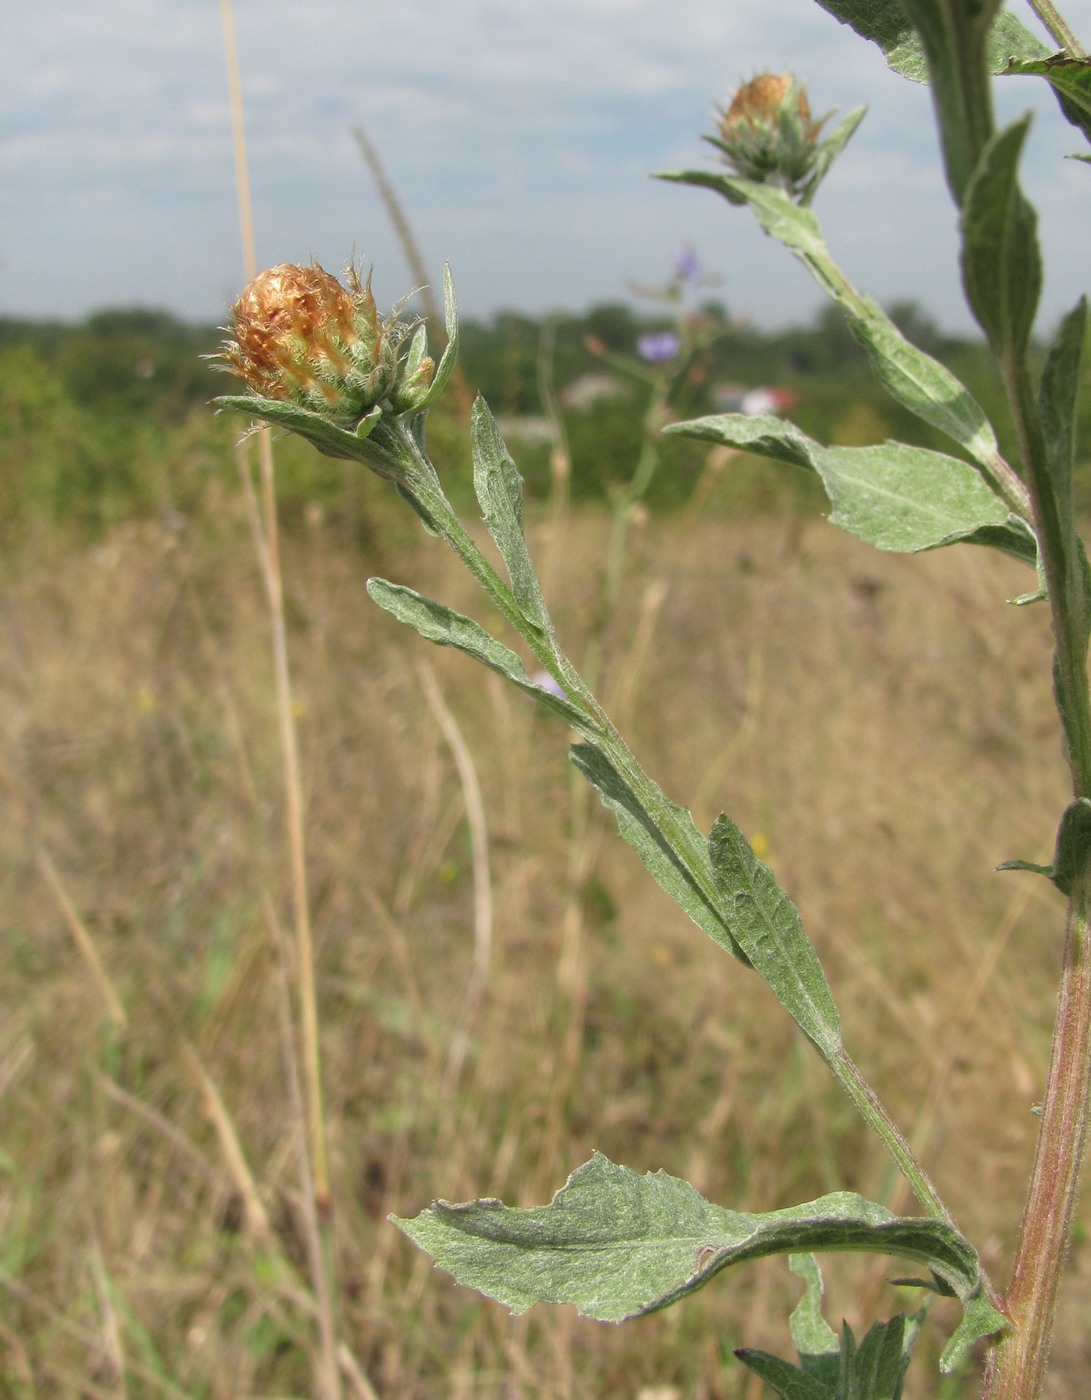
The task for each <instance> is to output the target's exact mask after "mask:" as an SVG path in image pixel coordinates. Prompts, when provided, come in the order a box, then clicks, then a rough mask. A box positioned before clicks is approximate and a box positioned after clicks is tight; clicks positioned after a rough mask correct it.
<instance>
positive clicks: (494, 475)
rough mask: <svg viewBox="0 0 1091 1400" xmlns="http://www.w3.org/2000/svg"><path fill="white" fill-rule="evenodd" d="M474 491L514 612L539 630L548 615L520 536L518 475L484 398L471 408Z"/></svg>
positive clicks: (545, 627)
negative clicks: (502, 568)
mask: <svg viewBox="0 0 1091 1400" xmlns="http://www.w3.org/2000/svg"><path fill="white" fill-rule="evenodd" d="M472 432H473V460H474V490H475V491H476V493H477V500H478V504H479V505H480V506H481V513H482V515H483V516H484V517H485V524H486V526H487V527H488V531H489V534H490V535H491V536H492V538H493V541H494V542H495V544H496V547H497V549H498V550H499V551H500V555H501V558H502V559H503V560H504V564H505V567H506V568H507V571H508V578H509V579H510V580H511V591H512V594H513V596H514V598H515V601H516V603H517V604H518V606H519V611H520V612H521V613H522V614H523V616H524V617H525V618H526V620H527V621H528V622H529V623H531V624H532V625H533V626H535V627H537V628H539V629H540V630H541V631H543V632H545V631H547V630H548V628H549V615H548V613H547V612H546V606H545V602H544V600H543V598H542V590H541V586H540V585H539V583H538V575H537V574H536V573H535V572H534V565H533V563H532V562H531V558H530V553H529V551H528V550H527V545H526V540H525V538H524V536H523V479H522V477H521V476H520V475H519V472H518V470H517V469H516V466H515V463H514V462H513V461H512V459H511V456H510V454H509V453H508V449H507V448H506V447H505V445H504V440H503V438H502V437H501V436H500V430H499V429H498V428H497V426H496V420H495V419H494V418H493V416H492V414H491V412H490V411H489V406H488V404H487V403H486V402H485V400H484V399H482V398H480V397H479V398H478V399H477V401H476V403H475V404H474V407H473V424H472Z"/></svg>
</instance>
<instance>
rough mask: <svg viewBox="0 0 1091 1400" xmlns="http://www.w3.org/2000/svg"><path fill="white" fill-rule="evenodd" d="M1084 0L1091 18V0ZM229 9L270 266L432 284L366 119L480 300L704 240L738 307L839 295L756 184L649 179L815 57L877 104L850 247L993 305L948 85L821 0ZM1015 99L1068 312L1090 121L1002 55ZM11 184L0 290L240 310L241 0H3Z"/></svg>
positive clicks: (4, 300) (845, 101)
mask: <svg viewBox="0 0 1091 1400" xmlns="http://www.w3.org/2000/svg"><path fill="white" fill-rule="evenodd" d="M1064 8H1065V13H1066V15H1067V16H1068V18H1069V20H1070V22H1071V23H1072V24H1073V25H1074V27H1075V28H1076V30H1077V32H1080V33H1082V35H1083V37H1084V39H1085V41H1086V42H1091V0H1075V3H1072V0H1070V3H1068V4H1066V5H1065V6H1064ZM1017 12H1018V11H1017ZM1021 17H1023V18H1024V20H1025V22H1026V23H1027V24H1028V26H1029V27H1031V28H1034V27H1035V21H1034V20H1033V17H1032V16H1031V15H1030V13H1029V11H1025V13H1024V14H1023V15H1021ZM235 22H236V27H237V33H238V42H239V51H240V60H241V66H242V71H243V87H244V95H245V101H246V108H247V136H248V142H249V155H250V167H251V180H252V187H253V196H254V212H255V220H256V227H257V241H258V258H259V262H260V263H262V264H266V265H267V264H271V263H275V262H283V261H307V260H309V258H310V257H312V256H314V257H317V258H318V260H319V261H320V262H322V263H323V264H324V265H326V266H327V267H329V268H330V269H331V270H339V269H340V268H341V267H343V266H344V264H345V262H346V261H347V260H348V258H349V257H350V256H352V255H353V254H354V253H355V255H356V256H357V257H359V258H364V259H366V260H367V261H368V262H370V263H373V264H374V267H375V288H376V293H377V295H378V297H379V299H380V302H386V303H390V302H393V301H394V300H396V299H397V298H398V297H399V296H400V295H401V294H402V293H403V292H405V291H407V290H409V287H410V285H411V283H410V273H409V271H408V269H407V268H406V267H405V263H404V259H403V257H402V254H401V251H400V249H399V247H398V244H397V241H396V239H395V238H394V236H393V234H392V232H391V230H390V228H389V226H388V221H387V217H386V214H385V212H384V210H383V207H382V205H381V203H380V201H379V199H378V197H377V195H376V193H375V191H374V189H373V187H372V185H371V183H370V180H369V177H368V175H367V172H366V170H365V168H364V166H363V163H362V161H361V158H360V154H359V151H358V150H357V148H356V146H355V144H354V141H353V139H352V136H351V128H352V126H353V125H354V124H360V125H362V126H363V127H364V128H365V129H366V130H367V132H368V133H369V135H370V137H371V139H372V140H373V142H374V143H375V144H376V146H377V147H378V149H379V151H380V153H381V155H382V158H383V160H384V163H385V165H386V167H387V170H388V172H389V174H390V176H391V178H392V180H393V182H394V184H395V186H396V188H397V190H398V192H399V195H400V197H401V199H402V202H403V204H404V206H405V208H406V210H407V212H408V214H409V216H410V218H411V220H412V223H413V226H414V229H415V231H416V233H417V237H418V240H419V242H420V244H421V246H422V249H423V252H424V255H425V258H426V261H427V262H428V265H429V266H430V267H431V268H434V269H435V270H436V271H435V276H436V277H438V269H439V268H440V267H441V265H442V263H443V261H444V259H449V260H450V262H451V264H452V268H453V270H454V274H455V279H456V286H457V288H458V293H459V301H460V304H461V306H462V307H463V308H464V310H465V311H466V312H467V313H468V314H471V315H478V316H484V315H488V314H491V313H492V312H493V311H495V310H497V309H499V308H500V307H505V306H507V307H517V308H520V309H525V310H528V311H533V312H537V311H542V310H546V309H569V310H577V309H580V308H583V307H586V306H588V305H590V304H592V303H594V302H601V301H606V300H611V299H618V298H624V297H625V296H626V295H627V293H626V286H627V283H628V282H629V281H630V280H635V281H639V282H644V283H654V282H656V281H657V280H662V278H663V277H664V276H665V275H666V273H667V271H668V269H669V266H670V263H671V261H672V259H673V258H674V256H675V255H676V253H677V252H678V250H679V249H680V248H681V247H682V246H683V245H691V246H693V247H694V248H695V249H696V250H697V252H698V254H699V256H700V257H701V259H702V261H703V262H704V264H705V265H706V266H707V267H708V268H709V269H710V270H712V271H713V272H715V273H717V274H718V275H719V276H720V277H721V278H722V279H723V283H722V287H721V289H720V292H719V295H721V296H722V298H723V300H724V301H725V302H726V304H727V305H728V306H729V308H730V309H731V310H732V311H733V312H736V313H739V314H744V315H748V316H750V317H751V318H752V319H753V320H755V321H756V322H758V323H759V324H763V325H767V326H774V325H783V324H787V323H790V322H794V321H800V320H804V319H807V318H809V316H810V315H811V314H813V311H814V310H815V308H816V307H817V306H818V305H819V303H820V296H819V294H818V293H817V291H816V290H815V289H813V287H812V285H811V284H810V282H809V281H808V279H807V277H806V275H805V274H804V273H803V272H802V270H800V269H798V268H796V266H795V265H794V264H793V263H791V261H790V259H789V258H788V256H787V254H785V253H783V251H782V250H780V249H778V248H777V247H775V246H774V245H772V244H771V243H770V242H769V240H767V239H765V238H764V237H763V236H762V235H761V233H760V232H759V231H758V230H757V228H756V226H755V225H754V223H753V220H752V218H751V216H750V215H749V214H748V213H747V212H746V211H743V210H735V209H732V208H730V207H729V206H728V205H726V204H725V203H723V202H722V201H721V200H718V199H717V198H716V197H715V196H713V195H712V194H709V193H707V192H704V191H697V190H690V189H683V188H679V187H677V186H671V185H665V184H662V183H660V182H656V181H654V180H651V179H650V178H649V174H650V172H652V171H655V170H669V169H678V168H683V167H689V166H694V165H701V164H712V163H713V156H714V153H713V152H712V150H711V148H709V147H707V146H705V145H704V144H703V143H702V141H701V140H700V136H701V133H702V131H705V130H708V129H709V127H710V125H711V119H712V116H713V113H714V109H715V107H716V105H717V104H718V103H720V102H722V101H724V100H725V99H726V98H727V97H728V96H729V95H730V92H731V90H732V89H733V88H734V87H735V86H737V85H738V83H739V82H740V81H742V80H745V79H747V78H749V77H751V76H752V75H753V74H754V73H755V72H758V71H760V70H761V69H763V68H767V67H769V68H776V69H784V68H792V69H794V70H795V71H796V72H797V73H798V74H799V75H800V77H801V78H804V79H805V80H806V81H807V83H808V85H809V89H810V94H811V98H812V105H813V106H814V107H815V109H816V110H818V111H820V112H822V111H826V110H828V109H830V108H838V109H841V110H847V109H848V108H850V107H852V106H855V105H857V104H859V103H861V102H862V103H866V104H868V106H869V109H870V110H869V114H868V117H867V119H866V120H865V122H864V125H863V126H862V128H861V129H860V131H859V132H858V133H857V135H856V137H855V138H854V140H853V142H852V144H851V145H850V147H849V149H848V151H847V152H846V153H845V155H844V157H843V158H842V160H841V162H840V163H839V165H838V166H837V168H836V169H835V171H834V173H833V175H832V176H831V177H830V178H829V180H828V181H827V184H826V185H825V186H824V188H823V190H822V193H821V194H820V196H819V199H818V202H817V206H816V212H817V213H818V214H819V216H820V218H821V219H822V222H823V225H824V227H825V230H826V233H827V237H828V241H829V243H830V245H831V247H832V248H833V250H834V252H835V254H836V255H837V257H838V258H839V259H840V261H841V263H842V265H843V266H844V268H845V270H846V271H847V272H848V274H849V275H850V277H851V278H852V279H853V281H855V282H856V284H857V285H858V286H859V287H860V288H861V289H862V290H865V291H869V292H871V293H873V294H874V295H877V296H878V297H879V298H880V299H881V300H884V301H890V300H893V299H895V298H901V297H913V298H915V299H917V300H918V301H920V302H921V303H923V304H924V305H925V306H926V307H927V308H928V310H930V311H931V312H932V314H933V315H934V316H935V317H936V319H937V320H938V321H939V322H940V324H941V325H944V326H946V327H949V328H952V329H963V328H966V327H967V326H968V325H969V324H970V323H969V318H968V313H967V312H966V311H965V309H964V307H963V303H962V297H961V292H960V289H959V285H958V278H957V272H956V269H955V248H956V242H955V227H954V215H953V211H952V208H951V205H950V202H949V199H948V196H947V192H946V189H945V187H944V184H943V180H942V177H941V175H940V174H939V171H938V169H937V167H936V165H935V162H934V158H933V157H934V148H935V138H934V131H933V127H932V120H931V109H930V105H929V100H928V94H927V91H926V89H923V88H920V87H916V86H914V85H912V84H910V83H907V82H906V81H905V80H903V79H901V78H898V77H896V76H895V75H893V74H891V73H889V72H888V71H887V70H886V68H885V66H884V65H883V62H882V59H881V57H880V55H879V54H878V52H877V51H876V50H874V49H873V47H872V46H871V45H867V44H864V43H862V42H861V41H860V40H858V39H857V38H856V37H855V36H854V35H853V34H852V33H851V32H850V31H848V30H847V29H845V28H843V27H842V26H840V25H838V24H837V23H836V21H834V20H833V19H832V18H830V16H829V15H827V14H826V13H825V12H824V11H822V10H820V9H819V8H818V7H817V6H816V5H815V4H813V3H812V0H715V3H710V0H671V3H670V4H669V5H666V4H663V3H662V0H552V3H549V4H543V3H541V0H387V3H386V4H382V5H380V4H376V3H374V2H373V0H372V3H360V0H355V2H354V3H349V0H310V3H308V4H307V5H306V6H304V5H302V4H299V3H298V0H297V3H289V0H236V4H235ZM998 100H999V106H1000V110H1001V114H1002V116H1004V117H1006V118H1008V119H1010V118H1011V117H1013V116H1015V115H1016V114H1018V113H1019V112H1020V111H1022V110H1025V109H1026V108H1027V107H1034V108H1035V110H1036V112H1037V116H1036V118H1035V124H1034V130H1033V134H1032V138H1031V144H1030V148H1029V152H1028V159H1027V161H1026V164H1025V172H1026V184H1027V188H1028V191H1029V193H1030V194H1031V196H1032V198H1033V199H1034V200H1035V201H1036V202H1037V203H1038V205H1039V208H1040V211H1041V214H1042V230H1041V231H1042V240H1043V244H1044V247H1045V251H1046V257H1047V281H1046V288H1045V295H1044V300H1043V309H1042V320H1041V325H1042V328H1043V329H1048V327H1049V325H1050V324H1051V323H1052V322H1053V321H1055V320H1056V318H1057V316H1058V315H1059V314H1060V313H1061V311H1063V310H1064V309H1065V308H1066V307H1067V306H1069V305H1071V304H1072V302H1074V301H1075V299H1076V297H1077V296H1078V295H1079V294H1080V293H1081V292H1082V291H1084V290H1086V289H1087V287H1088V282H1089V280H1091V279H1089V276H1088V267H1089V259H1088V251H1089V240H1088V235H1087V228H1088V217H1087V215H1088V210H1089V209H1091V166H1087V165H1084V164H1081V163H1078V162H1073V161H1065V160H1063V159H1062V157H1063V156H1064V155H1065V154H1066V153H1067V152H1069V151H1073V150H1078V149H1080V138H1079V136H1078V134H1077V133H1075V132H1073V131H1072V129H1071V128H1069V127H1067V126H1066V125H1065V124H1064V122H1063V121H1062V120H1061V119H1060V118H1059V116H1058V115H1057V114H1056V111H1055V107H1054V104H1053V101H1052V98H1051V97H1050V96H1049V95H1048V92H1047V91H1046V89H1045V87H1044V85H1043V84H1040V83H1037V82H1034V81H1031V80H1026V79H1023V80H1007V81H1005V82H1003V83H1001V84H998ZM1085 149H1086V148H1085ZM0 188H2V189H3V192H4V194H3V201H2V204H0V314H8V315H32V316H39V315H42V316H44V315H55V316H58V315H59V316H65V317H77V316H81V315H83V314H85V313H86V312H87V311H89V310H93V309H96V308H98V307H102V306H107V305H135V304H140V305H154V306H163V307H166V308H168V309H169V310H172V311H174V312H176V313H178V314H181V315H183V316H186V317H189V318H192V319H197V320H205V321H216V322H222V321H223V319H224V317H225V308H226V306H227V304H228V303H229V302H230V301H231V299H232V298H233V297H234V296H235V295H236V293H237V291H238V290H239V288H240V287H241V284H242V281H243V272H242V258H241V253H240V251H239V233H238V219H237V208H236V197H235V186H234V171H233V160H232V147H231V130H230V114H229V108H228V99H227V80H226V67H225V59H224V49H223V35H222V29H221V22H220V10H219V6H218V5H217V4H215V3H213V0H202V3H200V4H198V3H195V0H109V3H108V4H100V5H87V4H86V3H85V0H79V2H77V0H50V3H49V4H48V5H41V6H33V7H32V6H29V5H26V4H24V5H22V6H20V7H18V9H15V7H9V10H8V13H7V14H6V15H5V44H4V46H3V53H2V54H0Z"/></svg>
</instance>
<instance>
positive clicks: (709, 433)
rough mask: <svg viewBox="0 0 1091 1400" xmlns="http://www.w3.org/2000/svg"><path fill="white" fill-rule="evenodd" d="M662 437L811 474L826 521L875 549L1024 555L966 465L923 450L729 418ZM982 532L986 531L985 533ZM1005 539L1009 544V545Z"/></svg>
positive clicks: (1000, 506) (1003, 509)
mask: <svg viewBox="0 0 1091 1400" xmlns="http://www.w3.org/2000/svg"><path fill="white" fill-rule="evenodd" d="M665 431H667V432H671V433H678V434H680V435H682V436H684V437H696V438H702V439H704V440H705V441H708V442H718V443H724V444H726V445H727V446H729V447H737V448H741V449H742V450H743V451H745V452H753V453H756V454H758V455H759V456H763V457H771V458H773V459H774V460H775V461H780V462H787V463H789V464H790V465H792V466H797V467H803V468H805V469H809V470H811V471H814V472H817V474H818V475H819V477H820V478H821V480H822V484H823V485H824V486H825V488H826V493H827V495H828V496H829V498H830V503H831V504H832V506H833V508H834V509H833V514H832V515H831V516H830V519H831V521H832V522H833V523H834V524H835V525H840V526H841V527H842V528H843V529H845V530H848V531H849V532H850V533H851V534H854V535H858V536H859V537H860V539H863V540H866V541H867V542H868V543H869V544H873V545H875V547H876V548H877V549H886V550H893V551H896V552H899V553H907V554H912V553H915V552H917V551H919V550H922V549H936V548H938V547H939V546H941V545H946V544H952V543H954V542H955V541H957V540H964V539H975V538H976V539H977V541H978V542H980V543H989V544H996V543H998V541H999V539H1000V538H1003V539H1004V540H1005V542H1006V545H1005V547H1007V548H1009V550H1010V552H1012V553H1018V554H1020V556H1021V557H1022V556H1025V552H1026V545H1025V531H1022V532H1020V531H1019V530H1017V529H1016V528H1015V527H1012V526H1009V523H1008V521H1009V516H1008V508H1007V506H1006V505H1005V504H1004V502H1003V501H1002V500H1001V499H1000V497H999V496H997V495H995V494H994V492H993V491H992V489H991V488H990V487H989V486H988V485H987V483H986V482H985V481H983V480H982V478H981V477H980V476H979V474H978V473H977V472H976V471H974V469H973V468H972V467H970V466H969V465H968V464H967V463H966V462H963V461H960V460H959V459H958V458H955V457H947V456H944V455H943V454H942V453H939V452H930V451H928V450H927V449H925V448H923V447H909V446H907V445H906V444H904V443H897V442H888V443H884V444H882V445H881V446H878V447H822V446H821V445H820V444H819V443H817V442H815V441H814V440H813V439H812V438H809V437H807V435H806V434H805V433H802V432H800V430H799V429H798V428H796V427H795V426H794V425H793V424H791V423H788V422H785V421H783V420H782V419H779V418H772V417H763V416H757V417H747V416H746V415H744V414H738V413H728V414H721V415H717V416H714V417H708V418H696V419H694V420H693V421H691V422H689V423H672V424H671V425H670V427H669V428H667V429H665ZM986 527H987V528H988V529H990V530H991V531H993V532H996V531H1004V532H1005V533H1004V535H1003V536H998V535H996V534H995V533H994V534H991V535H984V534H982V531H983V529H984V528H986ZM1009 535H1010V540H1009V538H1008V537H1009Z"/></svg>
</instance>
